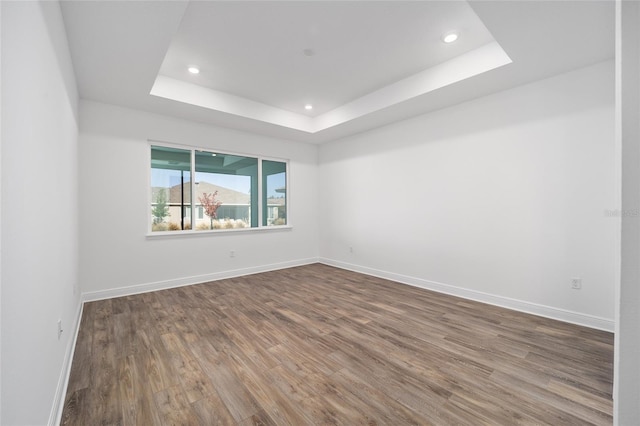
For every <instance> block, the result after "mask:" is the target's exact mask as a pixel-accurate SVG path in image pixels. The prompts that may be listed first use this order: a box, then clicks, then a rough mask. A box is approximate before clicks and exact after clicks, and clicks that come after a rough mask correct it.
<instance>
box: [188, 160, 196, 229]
mask: <svg viewBox="0 0 640 426" xmlns="http://www.w3.org/2000/svg"><path fill="white" fill-rule="evenodd" d="M190 183H191V191H189V192H190V193H191V231H194V230H195V229H196V220H195V219H196V150H195V149H192V150H191V182H190Z"/></svg>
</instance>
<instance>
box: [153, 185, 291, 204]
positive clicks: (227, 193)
mask: <svg viewBox="0 0 640 426" xmlns="http://www.w3.org/2000/svg"><path fill="white" fill-rule="evenodd" d="M161 191H165V192H167V202H168V203H169V204H180V184H178V185H175V186H172V187H171V188H168V189H167V188H162V187H157V186H154V187H152V188H151V200H152V202H154V203H155V201H156V200H157V199H158V194H159V193H160V192H161ZM216 191H218V195H216V199H217V200H220V201H222V205H225V204H227V205H229V204H231V205H233V204H240V205H249V204H251V202H250V201H251V200H250V195H249V194H245V193H242V192H239V191H234V190H233V189H229V188H225V187H223V186H218V185H214V184H212V183H209V182H198V183H197V184H196V198H195V203H196V204H200V203H199V201H198V197H201V196H202V195H203V194H204V193H207V194H211V193H213V192H216ZM190 195H191V184H190V183H189V182H185V183H184V199H185V201H187V200H189V199H190V198H189V197H190ZM267 204H268V205H270V206H284V205H285V204H286V198H284V197H278V198H274V197H270V198H268V199H267Z"/></svg>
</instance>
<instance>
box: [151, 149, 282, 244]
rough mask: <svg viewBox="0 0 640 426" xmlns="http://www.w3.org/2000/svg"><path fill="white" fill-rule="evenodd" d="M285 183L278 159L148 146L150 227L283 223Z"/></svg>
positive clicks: (178, 228) (212, 227) (172, 228)
mask: <svg viewBox="0 0 640 426" xmlns="http://www.w3.org/2000/svg"><path fill="white" fill-rule="evenodd" d="M192 176H193V181H192V179H191V178H192ZM286 182H287V163H286V162H283V161H272V160H263V159H259V158H255V157H245V156H239V155H232V154H224V153H219V152H212V151H201V150H190V149H179V148H169V147H164V146H151V231H152V232H158V231H183V230H193V231H205V230H218V229H239V228H255V227H262V226H279V225H286V224H287V202H286V201H287V187H286ZM192 190H193V197H192V195H191V193H192ZM259 200H261V204H260V203H259ZM192 205H193V206H194V208H193V209H192V208H191V206H192ZM260 210H261V211H262V215H261V217H260Z"/></svg>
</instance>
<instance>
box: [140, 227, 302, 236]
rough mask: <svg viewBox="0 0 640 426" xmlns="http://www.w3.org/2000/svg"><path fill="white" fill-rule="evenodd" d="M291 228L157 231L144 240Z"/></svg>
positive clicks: (288, 228)
mask: <svg viewBox="0 0 640 426" xmlns="http://www.w3.org/2000/svg"><path fill="white" fill-rule="evenodd" d="M292 229H293V226H291V225H279V226H262V227H259V228H236V229H208V230H202V231H194V230H187V231H158V232H148V233H147V235H146V238H151V239H155V238H176V237H194V236H198V237H200V236H205V235H209V236H210V235H231V234H240V233H249V234H252V233H260V232H281V231H291V230H292Z"/></svg>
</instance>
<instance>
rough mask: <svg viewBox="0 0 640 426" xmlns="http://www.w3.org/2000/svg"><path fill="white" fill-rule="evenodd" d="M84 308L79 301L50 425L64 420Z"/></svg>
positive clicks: (50, 417)
mask: <svg viewBox="0 0 640 426" xmlns="http://www.w3.org/2000/svg"><path fill="white" fill-rule="evenodd" d="M83 309H84V303H83V302H82V301H79V303H78V307H77V308H76V314H75V318H74V323H73V326H72V327H71V330H74V333H73V338H72V339H69V343H68V344H67V350H66V351H65V354H64V360H63V362H62V370H61V371H60V377H59V378H58V386H57V387H56V395H55V397H54V399H53V406H52V407H51V413H50V414H49V421H48V423H47V424H48V425H49V426H57V425H59V424H60V422H61V421H62V412H63V410H64V399H65V396H66V394H67V386H68V385H69V375H70V374H71V363H72V362H73V354H74V353H75V351H76V340H77V339H78V331H79V330H80V319H81V318H82V310H83Z"/></svg>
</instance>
